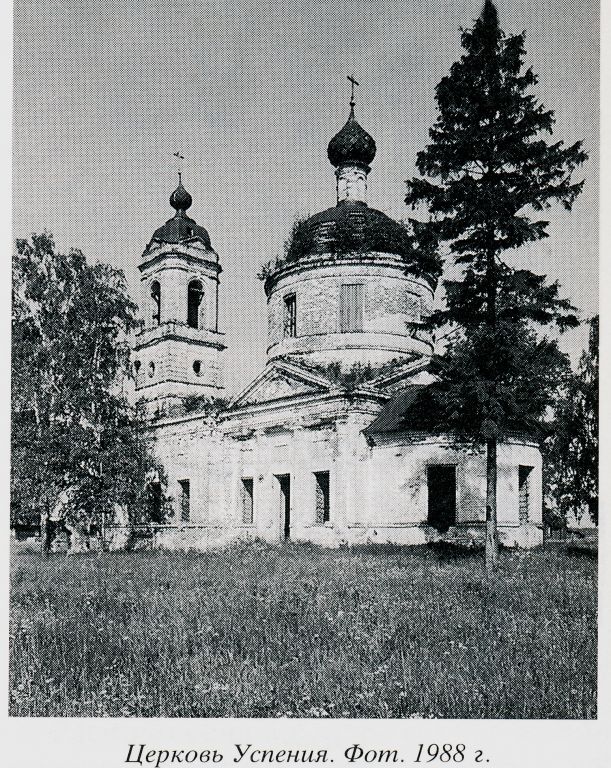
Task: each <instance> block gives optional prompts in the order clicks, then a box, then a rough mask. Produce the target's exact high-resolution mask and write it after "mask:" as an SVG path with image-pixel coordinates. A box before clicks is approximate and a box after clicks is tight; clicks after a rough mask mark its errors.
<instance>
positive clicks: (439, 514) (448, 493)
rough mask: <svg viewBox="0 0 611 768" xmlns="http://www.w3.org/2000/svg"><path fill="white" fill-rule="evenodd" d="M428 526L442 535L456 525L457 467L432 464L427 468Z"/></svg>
mask: <svg viewBox="0 0 611 768" xmlns="http://www.w3.org/2000/svg"><path fill="white" fill-rule="evenodd" d="M426 480H427V488H428V524H429V525H430V526H432V527H433V528H436V529H437V530H438V531H439V532H440V533H445V532H446V531H447V530H448V528H450V527H451V526H453V525H456V467H455V466H453V465H452V464H432V465H431V466H429V467H427V468H426Z"/></svg>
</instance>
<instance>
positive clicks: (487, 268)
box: [406, 0, 587, 568]
mask: <svg viewBox="0 0 611 768" xmlns="http://www.w3.org/2000/svg"><path fill="white" fill-rule="evenodd" d="M524 39H525V34H524V33H522V34H520V35H513V36H506V35H505V34H504V33H503V32H502V30H501V29H500V27H499V21H498V14H497V10H496V7H495V5H494V4H493V3H492V2H491V1H490V0H486V2H485V4H484V7H483V10H482V13H481V16H480V17H479V19H477V21H475V23H474V26H473V28H472V29H469V30H463V31H462V46H463V48H464V50H465V53H464V54H463V56H462V57H461V59H460V60H459V61H458V62H456V63H455V64H453V65H452V67H451V69H450V73H449V74H448V75H447V76H446V77H444V78H443V80H441V82H440V83H439V85H438V86H437V89H436V100H437V105H438V109H439V115H438V118H437V121H436V123H435V124H434V126H433V127H432V128H431V130H430V132H429V135H430V138H431V142H430V144H429V145H428V146H427V147H426V148H425V149H424V150H423V151H422V152H420V153H419V154H418V159H417V163H416V165H417V168H418V171H419V172H420V177H419V178H414V179H412V180H410V181H408V183H407V196H406V203H407V204H408V205H411V206H413V207H416V206H418V205H422V204H425V205H426V207H427V208H428V210H429V213H430V216H431V221H430V224H429V225H428V227H429V230H430V232H431V234H432V235H434V237H436V238H437V239H438V241H442V242H445V243H446V244H447V246H448V247H449V250H450V252H451V253H452V255H453V257H454V261H455V263H456V264H457V265H459V266H460V267H461V271H462V274H461V277H460V279H458V280H446V281H445V283H444V285H445V290H446V307H445V309H444V310H443V311H440V312H437V313H435V315H434V317H433V321H434V322H436V323H437V324H439V325H441V324H446V323H449V324H450V325H451V326H452V327H454V328H456V329H457V335H456V337H455V338H456V341H455V342H454V344H453V345H451V348H450V350H449V356H448V363H449V364H448V365H447V366H446V367H445V372H444V373H442V384H443V383H444V382H443V380H445V401H444V404H445V407H443V408H442V409H441V411H440V415H443V417H444V419H445V425H446V426H448V427H452V428H455V429H457V430H459V431H462V432H464V433H467V434H469V435H470V436H471V437H474V438H477V439H480V440H483V441H485V444H486V449H487V493H486V507H487V509H486V513H487V514H486V518H487V525H486V564H487V567H488V568H492V567H493V566H494V564H495V563H496V560H497V558H498V536H497V524H496V453H497V442H498V440H499V439H500V438H502V436H503V434H504V433H506V432H507V431H510V430H511V429H515V428H516V426H518V423H517V422H519V424H520V425H521V426H523V427H524V428H528V426H529V425H531V426H532V422H533V421H537V420H538V419H539V418H540V417H541V415H542V410H544V408H543V406H544V400H545V398H543V401H542V400H541V398H540V397H539V398H537V403H536V405H535V404H534V403H533V404H532V407H530V406H529V403H528V402H527V401H524V400H523V399H522V400H521V401H520V398H518V401H516V399H515V397H513V396H512V386H514V385H515V377H516V376H519V374H520V360H519V359H516V355H515V354H512V352H511V348H512V346H514V348H515V349H518V348H520V349H521V350H522V353H521V355H522V357H523V358H524V355H526V357H527V358H528V357H530V358H531V359H532V361H533V363H534V362H535V361H538V362H537V365H536V366H535V368H536V370H533V371H530V372H529V373H530V374H533V375H538V374H541V375H542V376H543V378H542V380H541V384H542V385H544V384H545V381H544V379H545V378H546V377H545V376H544V375H543V374H545V366H543V367H542V366H541V365H540V362H541V360H542V359H544V358H541V357H540V356H539V357H537V356H536V355H535V356H534V357H532V355H527V350H528V349H529V348H532V350H533V351H536V344H537V341H536V338H535V337H533V335H532V332H531V329H532V323H536V324H542V325H547V324H549V323H557V324H558V325H559V326H560V328H561V329H564V328H566V327H567V326H571V325H575V324H576V323H577V320H576V318H575V316H574V315H573V314H572V309H573V308H572V307H571V306H570V304H569V302H568V301H566V300H563V299H561V298H559V296H558V288H559V286H558V284H557V283H553V284H548V283H547V282H546V279H545V277H542V276H538V275H535V274H533V273H532V272H530V271H529V270H517V269H513V268H512V267H511V266H509V265H508V264H507V263H506V262H504V261H503V260H502V259H501V256H502V254H503V253H504V252H505V251H508V250H510V249H515V248H520V247H521V246H523V245H525V244H527V243H529V242H533V241H536V240H539V239H540V238H543V237H547V227H548V222H547V221H545V220H542V219H541V218H539V213H540V212H541V211H543V210H545V209H546V208H548V207H549V206H550V205H551V204H552V203H553V202H560V203H561V204H563V205H564V207H565V208H567V209H570V208H571V206H572V204H573V202H574V200H575V198H576V197H577V195H578V194H579V193H580V191H581V189H582V186H583V181H580V182H578V183H573V182H572V180H571V176H572V173H573V171H574V170H575V168H576V167H577V166H579V165H580V164H581V163H583V162H584V161H585V160H586V159H587V155H586V153H585V152H584V151H583V149H582V146H581V143H580V142H577V143H575V144H573V145H572V146H569V147H566V146H565V145H564V144H563V142H562V141H559V142H552V141H549V140H547V138H548V137H549V136H550V135H551V133H552V128H553V124H554V115H553V112H552V111H550V110H546V109H545V108H544V107H543V106H542V105H541V104H540V103H539V102H538V101H537V99H536V97H535V96H534V95H533V94H532V93H531V92H530V91H531V89H532V88H533V86H535V85H536V83H537V77H536V75H535V74H534V73H533V71H532V69H531V68H527V69H524V68H523V60H524V54H525V48H524ZM433 180H436V181H433ZM532 345H535V347H533V346H532ZM543 353H545V355H548V358H547V362H548V363H549V365H551V366H552V368H554V367H555V366H561V365H562V361H561V359H560V357H559V353H558V350H557V347H555V345H554V343H553V342H548V341H547V340H545V344H544V345H543V347H541V348H540V349H539V354H540V355H541V354H543ZM524 364H526V360H525V359H524V363H523V365H524ZM537 372H538V373H537ZM442 389H443V386H442ZM519 401H520V402H519ZM474 403H475V404H476V407H473V404H474ZM520 408H521V409H522V412H521V413H518V412H519V410H520ZM516 417H519V418H518V419H517V421H516Z"/></svg>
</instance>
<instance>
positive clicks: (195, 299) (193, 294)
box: [187, 280, 204, 328]
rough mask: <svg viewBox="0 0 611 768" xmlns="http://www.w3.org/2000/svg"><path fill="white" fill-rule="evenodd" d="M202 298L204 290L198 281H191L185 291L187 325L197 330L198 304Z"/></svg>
mask: <svg viewBox="0 0 611 768" xmlns="http://www.w3.org/2000/svg"><path fill="white" fill-rule="evenodd" d="M203 297H204V288H203V286H202V284H201V283H200V281H199V280H191V282H190V283H189V287H188V289H187V325H188V326H189V327H190V328H199V327H200V321H199V314H200V304H201V303H202V299H203Z"/></svg>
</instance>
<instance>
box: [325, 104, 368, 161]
mask: <svg viewBox="0 0 611 768" xmlns="http://www.w3.org/2000/svg"><path fill="white" fill-rule="evenodd" d="M327 154H328V156H329V161H330V163H331V165H333V166H335V167H336V168H337V167H338V166H340V165H341V164H342V163H351V162H352V163H362V164H363V165H367V166H368V165H369V164H370V163H371V161H372V160H373V158H374V157H375V156H376V143H375V141H374V140H373V139H372V137H371V136H370V135H369V134H368V133H367V131H366V130H365V129H364V128H361V126H360V125H359V124H358V123H357V121H356V120H355V117H354V111H351V112H350V117H349V118H348V121H347V122H346V125H344V127H343V128H342V129H341V131H340V132H339V133H336V134H335V136H334V137H333V138H332V139H331V141H330V142H329V146H328V147H327Z"/></svg>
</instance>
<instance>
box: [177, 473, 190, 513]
mask: <svg viewBox="0 0 611 768" xmlns="http://www.w3.org/2000/svg"><path fill="white" fill-rule="evenodd" d="M178 485H179V486H180V519H181V522H183V523H188V522H189V520H190V519H191V483H190V481H189V480H179V481H178Z"/></svg>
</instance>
